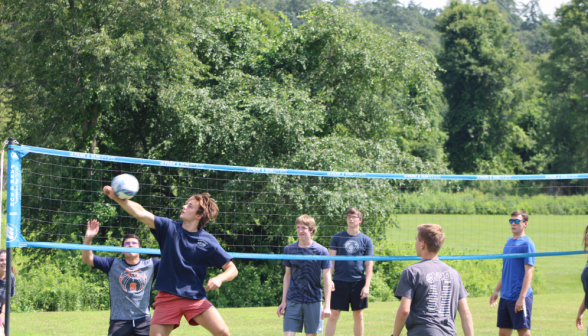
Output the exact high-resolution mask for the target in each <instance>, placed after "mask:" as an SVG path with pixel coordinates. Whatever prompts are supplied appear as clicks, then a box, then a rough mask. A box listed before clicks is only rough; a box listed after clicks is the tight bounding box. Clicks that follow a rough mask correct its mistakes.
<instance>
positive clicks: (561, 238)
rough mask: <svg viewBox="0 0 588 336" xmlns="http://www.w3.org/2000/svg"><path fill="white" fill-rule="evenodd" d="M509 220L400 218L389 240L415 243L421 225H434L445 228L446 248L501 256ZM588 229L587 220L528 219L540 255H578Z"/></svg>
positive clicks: (404, 216) (586, 217) (481, 217)
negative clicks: (571, 252)
mask: <svg viewBox="0 0 588 336" xmlns="http://www.w3.org/2000/svg"><path fill="white" fill-rule="evenodd" d="M509 218H510V217H509V216H508V215H506V216H495V215H398V222H399V225H400V228H394V229H390V230H389V231H388V237H387V239H388V241H389V242H407V241H411V242H412V241H414V237H415V235H416V227H417V226H418V225H419V224H423V223H434V224H439V225H441V226H443V231H444V232H445V235H446V238H445V245H444V247H446V248H448V247H449V248H453V249H457V250H461V251H464V252H468V251H469V252H468V253H467V254H470V253H471V254H494V253H502V247H503V246H504V244H505V243H506V240H507V239H508V237H509V236H510V235H511V233H510V224H509V223H508V219H509ZM586 225H588V216H548V215H538V216H531V217H530V218H529V225H528V227H527V230H526V233H527V235H528V236H529V237H531V239H533V242H534V243H535V246H536V247H537V252H553V251H576V250H582V249H583V247H582V244H581V242H582V235H583V232H584V229H585V228H586ZM481 237H482V239H481ZM442 252H443V250H442Z"/></svg>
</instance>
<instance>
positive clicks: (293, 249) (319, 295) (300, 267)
mask: <svg viewBox="0 0 588 336" xmlns="http://www.w3.org/2000/svg"><path fill="white" fill-rule="evenodd" d="M284 254H304V255H329V251H327V249H326V248H325V247H324V246H322V245H319V244H317V243H316V242H314V241H313V242H312V244H311V245H310V246H309V247H300V246H298V242H296V243H294V244H290V245H288V246H286V247H284ZM284 266H286V267H291V268H292V275H291V276H290V287H289V288H288V295H287V297H286V299H287V300H288V301H291V302H293V303H315V302H322V301H323V290H322V286H321V276H322V273H323V272H322V271H323V270H324V269H327V268H331V261H330V260H284Z"/></svg>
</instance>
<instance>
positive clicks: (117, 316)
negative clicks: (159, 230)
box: [94, 256, 159, 320]
mask: <svg viewBox="0 0 588 336" xmlns="http://www.w3.org/2000/svg"><path fill="white" fill-rule="evenodd" d="M94 268H98V269H99V270H102V271H103V272H104V273H106V274H108V287H109V289H110V319H111V320H136V319H139V318H143V317H145V316H151V313H150V312H149V299H150V297H151V285H152V284H153V279H154V278H155V274H156V273H157V269H158V268H159V259H157V258H152V259H147V260H145V259H140V261H139V263H138V264H136V265H129V264H127V263H126V261H124V260H120V259H118V258H113V257H98V256H94Z"/></svg>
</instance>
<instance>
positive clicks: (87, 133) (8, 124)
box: [0, 0, 588, 304]
mask: <svg viewBox="0 0 588 336" xmlns="http://www.w3.org/2000/svg"><path fill="white" fill-rule="evenodd" d="M585 6H586V1H580V0H574V1H572V2H570V3H567V4H564V5H562V6H561V7H560V8H559V9H558V11H557V13H556V17H555V20H551V19H550V18H549V17H547V16H545V15H544V14H542V13H541V11H540V9H539V7H538V2H537V1H536V0H533V1H531V2H530V3H529V4H528V5H526V6H525V7H524V8H519V7H517V6H516V4H515V2H514V1H509V0H501V1H498V2H492V1H480V2H474V3H469V2H468V3H465V2H462V1H459V0H453V1H451V2H450V3H449V4H448V5H447V6H446V7H445V8H443V9H439V10H426V9H424V8H421V7H420V6H418V5H415V4H413V3H410V4H409V5H407V6H402V5H399V3H398V2H397V1H395V0H382V1H364V2H359V3H357V2H354V3H351V2H347V1H344V0H336V1H333V2H332V3H326V2H321V1H315V0H289V1H286V0H264V1H261V0H259V1H258V0H255V1H241V0H232V1H228V2H226V3H225V2H221V1H217V0H202V1H194V0H169V1H144V0H130V1H125V2H122V1H115V0H106V1H101V2H94V1H86V0H78V1H77V0H69V1H67V2H56V3H45V2H42V3H37V2H23V1H14V0H0V120H2V123H1V124H0V135H1V137H2V138H7V137H8V136H11V137H14V138H16V139H18V140H19V141H20V142H21V143H23V144H27V145H33V146H40V147H48V148H55V149H65V150H74V151H81V152H91V153H102V154H108V155H118V156H129V157H142V158H149V159H157V160H173V161H186V162H200V163H209V164H227V165H243V166H251V167H272V168H289V169H310V170H327V171H353V172H376V173H377V172H380V173H414V174H449V173H457V174H466V173H473V174H515V173H517V174H522V173H577V172H586V170H588V157H587V155H586V154H587V153H586V151H587V148H588V136H587V135H586V134H588V132H587V131H588V124H587V123H588V121H587V118H586V111H587V107H588V105H586V102H585V99H586V87H587V84H588V79H587V78H586V74H585V73H586V71H585V68H584V59H585V57H584V54H586V53H587V52H588V39H587V38H586V33H587V32H586V29H587V28H586V27H588V25H587V24H586V20H587V18H586V11H585ZM84 164H87V163H80V165H84ZM151 173H152V174H155V175H156V174H157V169H152V171H151ZM96 176H98V175H96ZM96 178H97V177H96ZM42 180H43V179H40V180H39V181H40V183H42ZM46 180H47V179H46ZM227 180H228V179H227ZM93 182H96V181H90V180H89V181H79V182H76V183H80V185H81V186H83V185H85V186H94V184H95V183H93ZM263 182H264V183H263V186H264V187H263V190H259V192H258V193H257V194H255V193H250V194H243V196H242V199H239V200H238V201H239V202H236V201H235V202H234V203H232V204H231V203H227V204H228V205H227V208H226V209H229V210H230V211H232V212H234V213H237V212H238V213H242V214H243V215H242V217H243V218H241V219H239V220H240V221H242V222H248V223H249V222H251V223H254V222H255V219H252V218H249V217H247V215H246V214H247V213H251V212H252V211H253V210H255V209H253V210H252V209H251V208H247V209H245V208H242V207H248V206H249V204H251V203H256V202H257V203H259V204H270V206H274V207H275V208H274V209H270V210H271V211H270V210H268V211H270V212H271V213H274V214H277V215H280V216H281V217H280V216H277V217H276V218H280V219H279V220H280V221H281V220H288V219H290V218H291V217H292V216H294V215H297V214H301V213H302V212H312V211H315V210H312V209H310V207H311V206H312V205H313V204H325V207H323V208H321V210H320V212H319V213H318V214H319V215H322V216H324V217H325V218H329V219H327V221H336V219H335V218H336V216H338V215H340V214H341V213H344V211H345V209H346V208H347V207H350V206H357V205H359V206H360V207H362V208H363V209H364V210H365V212H366V213H367V215H368V216H370V215H372V216H373V217H377V218H380V219H383V220H382V221H383V222H378V223H374V224H373V225H372V227H373V232H372V233H371V234H372V235H374V236H375V237H376V238H377V237H384V236H385V230H384V229H382V228H385V227H386V226H390V225H392V221H391V220H389V219H390V218H391V215H393V213H394V209H395V208H396V207H397V205H398V195H399V194H401V192H402V191H403V190H416V189H414V188H417V189H418V187H419V183H418V182H413V183H409V182H406V181H370V182H366V183H368V184H369V185H368V187H369V188H357V186H355V185H354V183H355V182H353V181H344V182H342V183H339V184H337V183H331V184H328V183H324V182H325V181H322V180H320V179H316V181H312V183H310V184H306V185H305V186H304V187H303V188H300V185H301V184H300V183H299V182H300V181H298V180H297V178H296V177H289V176H273V177H267V180H264V181H263ZM68 183H69V185H70V186H71V182H68ZM166 183H167V184H166V185H165V186H164V188H162V191H160V192H161V193H162V194H166V195H167V194H169V192H170V190H172V189H173V186H174V183H176V182H174V181H169V182H166ZM240 183H245V184H246V181H241V180H240V179H239V178H235V176H233V177H232V181H231V182H227V185H226V186H221V187H220V188H219V189H222V190H225V191H226V190H229V189H228V188H233V189H232V190H237V189H238V188H241V187H239V184H240ZM571 183H572V184H574V183H576V182H575V181H572V182H571ZM229 184H232V185H229ZM284 186H287V187H286V188H285V189H284ZM316 186H321V187H316ZM407 187H410V188H407ZM413 187H414V188H413ZM80 188H81V189H83V188H82V187H80ZM166 188H167V189H166ZM223 188H224V189H223ZM243 188H247V186H246V185H244V186H243ZM163 189H165V190H163ZM366 190H369V192H366ZM228 194H229V193H228V192H227V195H228ZM342 195H344V196H345V197H343V196H342ZM374 195H377V196H378V197H374ZM175 196H181V195H175ZM214 196H215V197H217V198H218V199H220V200H223V192H218V194H217V195H214ZM71 197H76V195H73V196H71ZM153 197H154V199H157V197H158V195H154V196H153ZM230 197H233V199H234V196H227V200H229V199H230ZM357 200H362V202H363V203H358V201H357ZM285 203H288V204H289V205H291V207H290V206H289V207H279V206H276V205H279V204H285ZM45 206H47V207H52V206H54V205H52V204H51V203H50V202H49V205H43V204H39V208H42V207H45ZM103 209H105V210H104V211H105V212H109V211H110V212H112V211H113V210H112V209H110V208H108V207H106V206H104V207H103ZM229 210H227V211H229ZM84 211H86V210H84V209H80V210H79V212H78V213H79V214H84ZM87 211H88V213H90V212H91V211H94V210H87ZM39 216H41V215H39ZM42 216H47V217H43V222H44V223H45V224H44V225H47V228H46V229H47V230H48V232H51V231H50V230H53V231H55V232H56V231H59V230H66V231H64V232H61V233H62V234H63V235H64V236H68V237H69V235H75V234H77V233H75V232H70V231H71V230H70V229H62V227H58V226H55V225H54V223H56V222H62V221H65V220H61V218H58V217H57V216H64V215H63V214H59V213H56V214H49V215H46V214H45V215H42ZM82 217H84V216H81V215H80V217H79V218H76V219H75V221H77V222H79V221H82V222H83V221H84V220H85V218H82ZM276 218H269V217H265V218H261V219H258V220H260V221H261V222H259V223H257V225H258V227H253V226H252V227H251V228H250V230H251V231H250V232H244V233H243V234H249V235H251V234H252V233H253V234H256V235H259V236H268V237H271V239H276V241H272V245H274V246H282V245H283V244H284V241H283V240H284V239H287V238H288V236H287V235H288V232H289V231H288V230H287V229H283V228H284V227H286V226H283V225H282V224H284V225H286V224H291V221H290V222H285V223H281V222H279V223H278V222H277V220H278V219H276ZM70 221H71V220H70ZM263 224H271V225H267V226H264V225H263ZM27 225H30V226H31V227H32V226H34V225H35V224H34V223H26V221H25V222H24V223H23V228H24V229H26V227H27ZM272 225H273V227H276V228H280V229H276V230H282V231H283V232H282V231H275V230H274V231H271V230H273V229H268V228H271V227H272ZM67 230H70V231H67ZM219 230H221V231H219V232H215V234H217V235H220V234H223V233H226V232H224V231H222V230H223V229H219ZM256 230H257V231H256ZM260 230H261V231H260ZM264 230H266V231H264ZM267 230H269V231H267ZM284 230H285V231H284ZM333 230H334V228H333ZM366 230H370V225H369V224H368V225H366ZM329 233H331V232H329ZM111 234H113V232H108V233H107V232H104V233H102V235H103V236H108V237H110V235H111ZM114 236H116V234H115V235H114ZM226 236H227V237H229V236H230V235H229V234H228V233H227V235H226ZM237 238H238V237H237ZM227 239H229V238H227ZM268 239H270V238H268ZM280 239H281V241H280ZM322 243H323V244H325V242H322ZM327 243H328V242H327ZM23 251H24V250H23ZM27 251H30V252H27V253H29V256H28V257H27V258H29V259H27V260H36V257H39V258H46V256H45V257H44V256H43V255H42V254H41V253H37V252H35V251H33V250H31V249H29V250H27ZM272 252H279V251H272ZM53 257H55V258H57V259H59V260H61V261H64V260H72V259H76V260H77V252H71V253H70V252H66V251H54V253H53ZM39 260H41V259H39ZM61 261H60V262H61ZM244 267H245V266H244ZM247 267H250V268H248V269H249V270H250V271H251V277H244V278H243V281H249V280H251V279H257V280H259V276H258V274H259V273H258V272H257V273H256V271H255V270H256V269H262V268H263V267H266V268H267V269H268V270H271V271H268V273H267V274H265V275H264V277H266V278H264V279H261V281H262V282H261V284H260V286H261V285H263V286H271V285H272V284H271V281H270V279H274V278H279V274H281V273H280V272H281V267H280V266H279V265H278V264H276V263H270V262H267V263H264V262H258V263H257V264H255V265H253V264H251V265H248V266H247ZM32 269H33V267H30V271H32ZM80 272H81V274H86V275H87V274H88V270H83V271H80ZM31 274H32V273H31ZM64 274H65V273H64ZM244 274H245V273H244ZM87 276H88V277H92V276H90V275H87ZM390 276H391V277H394V276H395V275H390ZM388 280H389V279H388ZM388 280H386V279H385V280H383V281H387V282H389V285H390V286H392V285H391V283H392V282H390V281H388ZM245 287H246V286H245ZM384 289H385V288H384ZM388 289H390V288H388ZM392 289H393V288H392ZM276 293H277V292H276ZM275 295H279V293H277V294H275ZM275 295H274V294H271V295H270V297H268V298H264V299H263V300H262V301H264V300H266V301H264V302H266V303H267V302H274V301H272V300H277V298H278V297H277V296H275ZM274 296H275V297H274ZM260 300H261V299H260ZM267 300H269V301H267ZM100 302H102V301H100ZM260 302H261V301H260ZM256 304H259V303H256ZM262 304H264V303H262Z"/></svg>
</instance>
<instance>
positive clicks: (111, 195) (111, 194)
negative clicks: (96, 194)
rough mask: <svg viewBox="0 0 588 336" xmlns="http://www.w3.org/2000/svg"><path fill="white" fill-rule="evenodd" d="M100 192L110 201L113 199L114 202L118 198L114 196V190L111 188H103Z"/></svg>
mask: <svg viewBox="0 0 588 336" xmlns="http://www.w3.org/2000/svg"><path fill="white" fill-rule="evenodd" d="M102 192H103V193H104V195H106V196H108V197H109V198H110V199H113V200H115V201H116V199H117V198H118V196H116V194H115V193H114V190H112V187H111V186H109V185H107V186H104V188H102Z"/></svg>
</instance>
